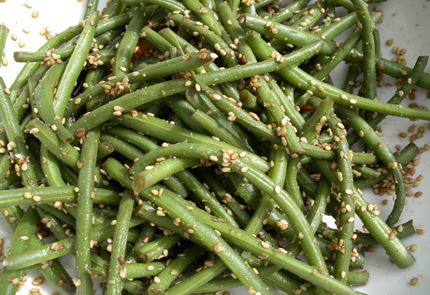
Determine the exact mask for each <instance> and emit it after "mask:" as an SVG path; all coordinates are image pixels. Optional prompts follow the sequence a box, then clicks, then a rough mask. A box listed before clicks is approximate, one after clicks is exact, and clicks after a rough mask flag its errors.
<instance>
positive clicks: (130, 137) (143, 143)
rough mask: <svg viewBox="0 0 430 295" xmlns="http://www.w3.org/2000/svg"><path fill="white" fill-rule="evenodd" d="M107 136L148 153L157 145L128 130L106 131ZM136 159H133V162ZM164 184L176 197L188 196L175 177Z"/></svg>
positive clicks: (114, 129)
mask: <svg viewBox="0 0 430 295" xmlns="http://www.w3.org/2000/svg"><path fill="white" fill-rule="evenodd" d="M106 133H108V134H112V135H115V136H117V137H119V138H122V139H124V140H126V141H129V142H130V143H132V144H134V145H136V146H137V147H139V148H140V149H142V150H143V151H146V152H148V151H150V150H153V149H156V148H158V145H157V144H156V143H154V142H153V141H151V140H150V139H149V138H147V137H145V136H143V135H140V134H138V133H137V132H134V131H131V130H130V129H125V128H121V127H116V128H113V129H108V130H107V131H106ZM134 159H136V158H135V157H134V158H133V160H134ZM163 182H164V184H166V186H167V187H169V188H170V189H171V190H172V191H174V192H175V193H177V194H178V195H180V196H182V197H186V196H187V195H188V191H187V189H186V188H185V186H184V185H183V184H182V183H181V182H180V181H179V180H178V179H177V177H176V176H174V175H173V176H171V177H169V179H165V180H163Z"/></svg>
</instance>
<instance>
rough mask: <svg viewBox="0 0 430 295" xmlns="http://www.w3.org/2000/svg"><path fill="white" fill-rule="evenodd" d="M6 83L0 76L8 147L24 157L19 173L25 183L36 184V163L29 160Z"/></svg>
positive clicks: (0, 112)
mask: <svg viewBox="0 0 430 295" xmlns="http://www.w3.org/2000/svg"><path fill="white" fill-rule="evenodd" d="M5 88H6V87H5V85H4V82H3V79H1V78H0V117H1V119H2V121H3V125H4V127H5V131H6V135H7V139H8V141H9V142H8V143H7V147H8V149H10V150H12V151H13V153H14V154H15V155H16V154H19V155H20V156H19V157H22V159H24V161H23V163H22V164H21V165H20V166H19V164H18V169H17V174H19V176H21V177H22V179H23V181H24V183H25V185H27V186H36V185H37V176H36V171H35V168H34V166H33V165H34V164H33V163H32V162H30V161H29V159H30V152H29V151H28V150H27V148H26V145H25V138H24V133H23V132H22V130H21V128H20V125H19V121H18V118H17V117H16V114H15V112H14V110H13V106H12V103H11V100H10V99H9V97H8V96H7V95H6V93H5V91H4V90H5Z"/></svg>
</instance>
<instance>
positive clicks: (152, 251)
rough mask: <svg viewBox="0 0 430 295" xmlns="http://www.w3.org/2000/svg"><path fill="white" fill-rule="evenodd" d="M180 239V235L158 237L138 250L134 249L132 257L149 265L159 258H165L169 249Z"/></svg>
mask: <svg viewBox="0 0 430 295" xmlns="http://www.w3.org/2000/svg"><path fill="white" fill-rule="evenodd" d="M181 239H182V237H181V236H180V235H176V234H174V235H170V236H162V237H159V238H157V239H155V240H153V241H152V242H148V243H146V244H144V245H142V246H141V247H139V248H134V249H133V252H132V255H133V256H134V257H135V258H136V259H137V260H138V261H140V262H143V263H150V262H152V261H154V260H156V259H159V257H160V256H161V257H167V256H168V255H165V254H166V250H167V253H168V251H169V249H170V248H172V247H173V246H174V245H176V244H177V243H178V242H179V241H180V240H181Z"/></svg>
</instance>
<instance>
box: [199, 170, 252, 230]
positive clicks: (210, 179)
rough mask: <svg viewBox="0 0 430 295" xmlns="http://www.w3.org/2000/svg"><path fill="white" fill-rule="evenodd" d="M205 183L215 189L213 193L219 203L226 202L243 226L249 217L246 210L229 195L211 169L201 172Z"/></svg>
mask: <svg viewBox="0 0 430 295" xmlns="http://www.w3.org/2000/svg"><path fill="white" fill-rule="evenodd" d="M202 176H203V179H204V180H205V183H204V184H203V185H205V184H206V185H208V186H209V187H210V188H211V189H213V190H214V191H215V194H216V196H217V198H218V200H219V201H221V203H223V204H226V206H227V207H228V208H229V209H230V210H231V212H232V213H233V216H234V217H235V219H236V220H237V221H238V222H239V224H240V225H241V226H242V227H245V226H246V225H247V224H248V223H249V221H250V220H251V217H250V216H249V214H248V213H247V211H246V210H245V209H244V208H243V206H242V205H241V204H240V203H239V202H238V201H237V200H236V199H235V198H233V197H232V196H231V194H230V193H229V191H228V190H227V189H226V188H225V186H224V185H223V183H222V182H221V181H220V180H218V178H217V176H216V175H215V173H213V172H211V171H205V173H203V174H202Z"/></svg>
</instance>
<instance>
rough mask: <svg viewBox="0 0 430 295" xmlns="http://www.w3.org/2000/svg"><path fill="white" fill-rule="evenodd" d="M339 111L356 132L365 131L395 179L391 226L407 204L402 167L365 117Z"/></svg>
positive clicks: (389, 224) (390, 216)
mask: <svg viewBox="0 0 430 295" xmlns="http://www.w3.org/2000/svg"><path fill="white" fill-rule="evenodd" d="M338 111H339V113H340V114H342V116H344V117H345V118H346V122H347V123H349V124H351V126H352V127H353V128H354V130H355V131H356V132H358V133H364V136H363V137H362V138H363V140H364V142H365V143H366V144H367V145H368V146H369V147H370V148H371V149H372V150H373V151H374V152H375V154H376V155H377V156H378V157H379V158H380V159H381V161H382V162H383V163H384V164H385V165H386V166H387V168H388V171H389V172H390V174H391V175H392V177H393V179H394V182H395V184H396V201H395V204H394V207H393V210H392V211H391V213H390V215H389V217H388V219H387V221H386V223H387V225H388V226H390V227H391V226H393V225H394V224H396V223H397V221H398V220H399V218H400V215H401V213H402V211H403V207H404V205H405V183H404V180H403V176H402V171H401V168H400V166H399V165H398V163H397V162H396V159H395V158H394V156H393V154H392V152H391V151H390V149H389V148H388V146H387V145H386V144H385V142H384V141H383V140H381V139H380V138H379V136H378V135H377V134H376V133H375V132H373V129H372V127H370V126H369V125H368V124H367V122H366V121H365V120H364V119H362V118H361V117H360V116H359V115H357V113H355V112H354V111H351V110H350V109H347V108H344V107H339V108H338Z"/></svg>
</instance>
